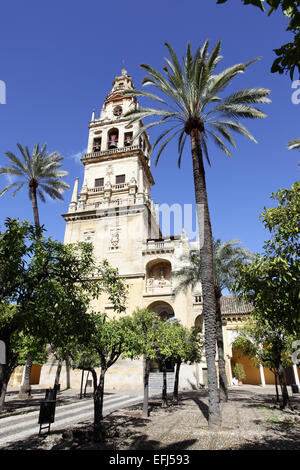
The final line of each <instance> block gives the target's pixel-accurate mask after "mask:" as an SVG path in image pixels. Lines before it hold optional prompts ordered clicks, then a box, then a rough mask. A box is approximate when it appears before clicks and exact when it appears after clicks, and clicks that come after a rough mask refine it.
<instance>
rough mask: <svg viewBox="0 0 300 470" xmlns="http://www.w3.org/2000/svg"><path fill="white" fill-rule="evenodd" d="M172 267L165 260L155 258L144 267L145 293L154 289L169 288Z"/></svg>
mask: <svg viewBox="0 0 300 470" xmlns="http://www.w3.org/2000/svg"><path fill="white" fill-rule="evenodd" d="M171 273H172V265H171V263H170V261H168V260H166V259H161V258H157V259H155V260H152V261H149V263H148V264H147V266H146V289H147V292H151V291H154V290H156V289H158V290H160V289H166V288H167V289H168V288H171V286H172V282H171Z"/></svg>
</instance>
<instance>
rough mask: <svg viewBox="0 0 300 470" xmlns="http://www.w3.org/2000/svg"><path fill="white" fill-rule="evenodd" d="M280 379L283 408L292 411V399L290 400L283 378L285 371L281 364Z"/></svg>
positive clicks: (279, 368)
mask: <svg viewBox="0 0 300 470" xmlns="http://www.w3.org/2000/svg"><path fill="white" fill-rule="evenodd" d="M278 378H279V384H280V388H281V395H282V408H283V409H285V408H289V409H291V404H290V398H289V394H288V390H287V386H286V383H285V380H284V377H283V369H282V364H281V363H280V364H279V367H278Z"/></svg>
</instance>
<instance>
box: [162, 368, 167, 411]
mask: <svg viewBox="0 0 300 470" xmlns="http://www.w3.org/2000/svg"><path fill="white" fill-rule="evenodd" d="M162 371H163V386H162V395H161V406H162V408H167V407H168V396H167V368H166V360H165V359H163V360H162Z"/></svg>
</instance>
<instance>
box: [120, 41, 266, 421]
mask: <svg viewBox="0 0 300 470" xmlns="http://www.w3.org/2000/svg"><path fill="white" fill-rule="evenodd" d="M208 46H209V42H208V41H205V43H204V45H203V47H202V48H201V47H198V49H197V50H196V52H195V54H194V55H193V54H192V52H191V46H190V43H189V42H188V44H187V51H186V56H185V57H183V64H182V65H181V63H180V61H179V59H178V57H177V55H176V54H175V52H174V50H173V49H172V47H171V46H170V45H169V44H167V43H166V47H167V48H168V51H169V53H170V56H171V60H169V59H165V62H166V64H165V66H164V68H163V70H164V73H160V72H159V71H158V70H156V69H154V68H153V67H151V66H150V65H147V64H141V67H142V68H143V69H144V70H146V72H147V73H148V75H146V76H145V77H144V79H143V82H142V84H143V85H152V86H154V87H155V88H156V89H157V90H158V91H159V92H161V96H157V95H155V94H152V93H147V92H145V91H139V90H132V91H128V92H126V94H127V95H131V96H134V95H135V96H142V97H145V98H149V99H151V100H154V101H156V102H157V103H159V105H160V109H154V108H144V107H140V108H138V107H136V109H135V110H132V111H130V112H128V113H127V114H126V115H127V116H130V117H131V124H132V123H133V122H135V121H139V120H142V119H144V118H147V117H150V116H152V117H154V118H155V121H154V122H151V123H149V124H147V125H142V126H141V128H140V129H139V131H138V132H137V133H136V135H135V136H134V138H138V137H139V136H140V135H141V134H143V133H144V132H146V131H147V130H148V129H150V128H151V127H153V126H157V125H163V124H166V125H168V127H167V128H166V129H165V130H164V131H163V132H162V133H161V134H160V135H159V137H158V138H157V139H156V141H155V143H154V145H153V147H152V150H154V149H156V147H157V146H158V144H159V150H158V152H157V155H156V161H155V164H157V163H158V160H159V158H160V155H161V153H162V152H163V150H164V149H165V148H166V146H167V145H168V143H169V142H170V141H171V140H172V139H173V138H178V154H179V158H178V165H179V166H180V163H181V157H182V153H183V148H184V146H185V143H186V140H187V137H188V136H189V137H190V142H191V154H192V163H193V176H194V187H195V199H196V210H197V216H198V224H199V233H201V230H200V226H201V224H203V226H204V235H203V240H201V248H200V254H201V256H200V273H201V284H202V289H203V307H204V316H205V318H204V319H205V351H206V362H207V375H208V388H209V425H210V427H211V428H213V427H216V426H219V425H220V423H221V413H220V405H219V393H218V385H217V375H216V364H215V355H216V301H215V288H214V271H213V247H212V232H211V223H210V215H209V209H208V202H207V191H206V182H205V171H204V162H203V155H204V156H205V157H206V159H207V161H208V163H210V159H209V155H208V148H207V139H208V138H209V137H210V138H212V140H213V141H214V143H215V144H216V145H217V146H218V147H219V148H220V149H221V150H222V151H223V152H224V153H225V154H226V155H228V156H231V153H230V151H229V149H228V148H227V146H226V144H225V142H224V140H225V141H227V142H229V143H230V144H232V145H233V146H235V145H236V144H235V141H234V139H233V137H232V134H231V131H236V132H238V133H239V134H242V135H244V136H245V137H248V138H249V139H251V140H252V141H254V142H256V141H255V139H254V137H253V136H252V135H251V134H250V132H249V131H248V130H247V129H246V128H245V127H244V126H243V125H242V124H241V123H240V122H239V118H264V117H265V114H264V113H262V112H261V111H260V110H259V109H257V108H256V107H253V106H251V105H252V104H256V103H268V102H269V101H270V100H269V99H268V98H267V97H266V96H267V95H268V94H269V90H266V89H265V88H250V89H245V90H242V91H238V92H235V93H232V94H231V95H229V96H228V97H227V98H223V99H222V98H221V97H220V96H219V93H221V92H222V91H223V90H224V89H225V87H226V86H227V85H228V84H229V83H230V82H231V80H232V79H233V78H234V77H235V76H236V75H238V74H240V73H242V72H244V71H245V70H246V68H247V67H248V66H249V65H250V64H251V63H252V62H253V61H251V62H248V63H246V64H242V63H241V64H237V65H234V66H231V67H228V68H226V69H225V70H223V71H222V72H220V73H218V74H214V70H215V68H216V66H217V64H218V63H219V61H220V60H221V56H220V55H219V52H220V49H221V42H220V41H219V42H218V43H217V44H216V46H215V47H214V48H213V50H212V52H211V54H210V55H209V54H208ZM202 209H203V211H202ZM202 212H203V216H202Z"/></svg>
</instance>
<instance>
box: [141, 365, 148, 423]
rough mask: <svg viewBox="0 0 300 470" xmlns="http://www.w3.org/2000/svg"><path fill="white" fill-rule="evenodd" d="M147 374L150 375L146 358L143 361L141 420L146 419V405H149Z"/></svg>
mask: <svg viewBox="0 0 300 470" xmlns="http://www.w3.org/2000/svg"><path fill="white" fill-rule="evenodd" d="M149 373H150V360H149V358H148V357H146V358H145V361H144V401H143V413H142V416H143V418H148V416H149V411H148V403H149Z"/></svg>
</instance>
